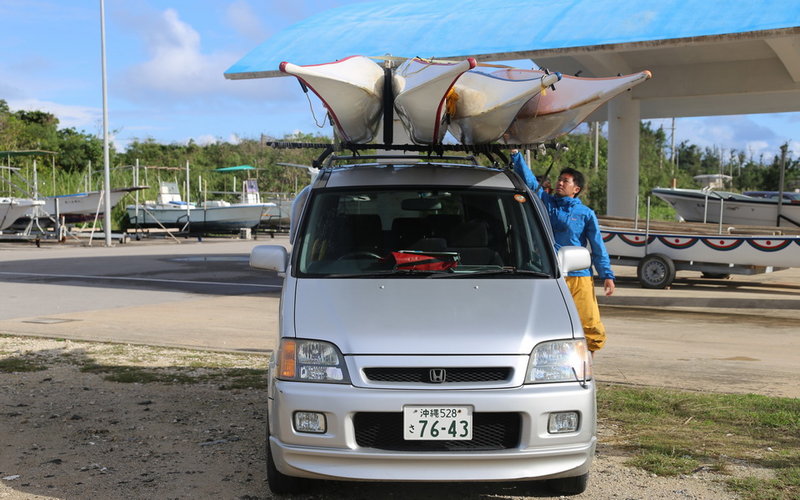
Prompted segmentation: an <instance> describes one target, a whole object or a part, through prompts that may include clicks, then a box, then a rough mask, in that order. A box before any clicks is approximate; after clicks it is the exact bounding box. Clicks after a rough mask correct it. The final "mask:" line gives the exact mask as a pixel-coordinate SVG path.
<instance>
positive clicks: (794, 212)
mask: <svg viewBox="0 0 800 500" xmlns="http://www.w3.org/2000/svg"><path fill="white" fill-rule="evenodd" d="M652 193H653V194H654V195H656V196H658V197H659V198H661V199H662V200H664V201H666V202H667V203H669V204H670V205H672V207H673V208H675V212H677V214H678V215H679V216H680V217H681V218H682V219H683V220H686V221H688V222H715V223H719V222H720V217H721V218H722V223H723V224H728V225H730V224H743V225H750V226H773V227H774V226H785V227H800V202H784V203H783V204H782V205H781V207H780V217H779V216H778V215H779V214H778V200H777V199H770V198H756V197H752V196H746V195H743V194H738V193H732V192H729V191H717V190H712V189H707V190H704V189H679V188H655V189H653V190H652Z"/></svg>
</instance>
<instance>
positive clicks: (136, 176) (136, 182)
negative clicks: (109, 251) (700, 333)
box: [133, 158, 139, 224]
mask: <svg viewBox="0 0 800 500" xmlns="http://www.w3.org/2000/svg"><path fill="white" fill-rule="evenodd" d="M133 187H139V158H136V167H134V170H133ZM133 214H134V215H133V217H134V219H135V221H136V223H137V224H138V223H139V190H138V189H137V190H136V191H135V192H134V205H133Z"/></svg>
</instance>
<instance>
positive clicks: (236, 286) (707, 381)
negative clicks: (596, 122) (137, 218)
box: [0, 236, 800, 397]
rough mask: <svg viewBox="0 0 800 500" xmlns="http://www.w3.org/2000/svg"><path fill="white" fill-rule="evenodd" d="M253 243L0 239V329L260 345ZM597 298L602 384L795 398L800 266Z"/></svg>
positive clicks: (270, 299) (266, 307)
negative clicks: (604, 337) (603, 331)
mask: <svg viewBox="0 0 800 500" xmlns="http://www.w3.org/2000/svg"><path fill="white" fill-rule="evenodd" d="M258 244H284V245H286V244H287V242H286V238H285V236H278V237H276V238H275V239H270V238H266V239H265V238H262V239H259V240H236V239H213V240H212V239H204V240H203V241H202V242H200V241H197V240H196V239H183V240H180V243H176V242H175V241H174V240H155V239H153V240H147V241H139V242H137V241H130V242H129V243H127V244H124V245H117V246H114V247H110V248H106V247H104V246H102V244H101V243H99V244H98V243H95V246H92V247H85V246H78V245H75V244H56V243H44V244H42V246H41V248H37V247H35V246H33V245H31V244H30V243H6V242H4V243H2V244H0V292H2V293H1V294H0V296H2V304H3V305H2V307H1V308H0V332H2V333H9V334H17V335H39V336H47V337H56V338H70V339H75V340H99V341H109V342H123V343H144V344H155V345H165V346H180V347H192V348H204V349H222V350H240V351H254V352H266V351H268V350H270V349H271V348H272V347H273V345H274V342H275V336H276V333H277V324H278V322H277V312H278V299H279V295H280V287H281V279H280V278H278V277H277V276H276V275H275V274H274V273H269V272H265V271H258V270H253V269H250V268H249V265H248V260H247V259H248V254H249V252H250V250H251V249H252V247H254V246H255V245H258ZM615 271H616V272H617V274H618V275H619V279H618V282H617V292H616V293H615V294H614V295H613V296H612V297H601V298H600V302H601V311H602V314H603V318H604V322H605V324H606V327H607V329H608V332H609V340H608V343H607V344H606V347H605V348H604V349H603V350H602V351H599V352H598V353H597V355H596V356H595V375H596V376H597V378H598V380H600V381H601V382H603V381H607V382H615V383H630V384H644V385H655V386H667V387H676V388H682V389H689V390H711V391H721V392H745V393H749V392H753V393H759V394H766V395H775V396H785V397H800V389H799V388H798V387H797V384H794V383H793V380H794V378H795V377H796V376H797V373H798V368H797V367H798V366H800V354H798V353H800V269H790V270H785V271H780V272H776V273H770V274H765V275H755V276H734V278H733V279H729V280H707V279H700V277H699V276H700V275H699V273H691V272H679V274H678V279H676V281H675V283H674V284H673V286H672V287H671V289H669V290H645V289H642V288H640V287H639V285H638V282H636V280H635V269H634V268H629V267H627V268H626V267H615Z"/></svg>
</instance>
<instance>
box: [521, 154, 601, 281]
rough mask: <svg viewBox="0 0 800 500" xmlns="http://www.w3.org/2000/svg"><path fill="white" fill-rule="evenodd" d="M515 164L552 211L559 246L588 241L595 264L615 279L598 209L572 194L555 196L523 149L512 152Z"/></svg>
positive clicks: (586, 272)
mask: <svg viewBox="0 0 800 500" xmlns="http://www.w3.org/2000/svg"><path fill="white" fill-rule="evenodd" d="M511 164H512V165H513V167H514V172H516V173H517V174H518V175H519V176H520V177H522V179H524V180H525V184H527V185H528V187H529V188H531V191H533V192H534V193H536V194H537V195H538V196H539V198H541V199H542V202H544V205H545V207H547V213H548V214H549V215H550V225H551V226H553V236H554V237H555V242H556V245H555V247H556V250H558V249H559V248H561V247H562V246H568V245H575V246H581V247H585V246H586V244H587V243H588V244H589V246H590V247H591V250H592V264H594V268H595V270H597V274H598V275H599V276H600V277H601V278H603V279H612V280H613V279H614V271H612V270H611V261H610V260H609V258H608V252H607V251H606V246H605V244H604V243H603V237H602V235H601V234H600V224H599V223H598V222H597V216H596V215H595V213H594V210H592V209H591V208H589V207H587V206H586V205H584V204H583V203H581V200H580V199H578V198H570V197H568V196H553V195H551V194H549V193H548V192H546V191H545V190H544V189H543V188H542V186H540V185H539V181H538V180H536V176H534V175H533V172H531V169H530V168H528V164H527V163H525V159H524V158H523V157H522V154H521V153H513V154H512V155H511ZM569 275H570V276H591V275H592V272H591V269H583V270H581V271H573V272H571V273H569Z"/></svg>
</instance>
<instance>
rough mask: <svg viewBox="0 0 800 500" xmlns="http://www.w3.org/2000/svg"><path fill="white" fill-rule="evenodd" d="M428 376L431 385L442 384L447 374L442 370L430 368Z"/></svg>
mask: <svg viewBox="0 0 800 500" xmlns="http://www.w3.org/2000/svg"><path fill="white" fill-rule="evenodd" d="M428 376H429V377H430V379H431V383H433V384H442V383H444V381H445V380H446V379H447V372H446V371H445V369H444V368H431V370H430V371H429V372H428Z"/></svg>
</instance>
